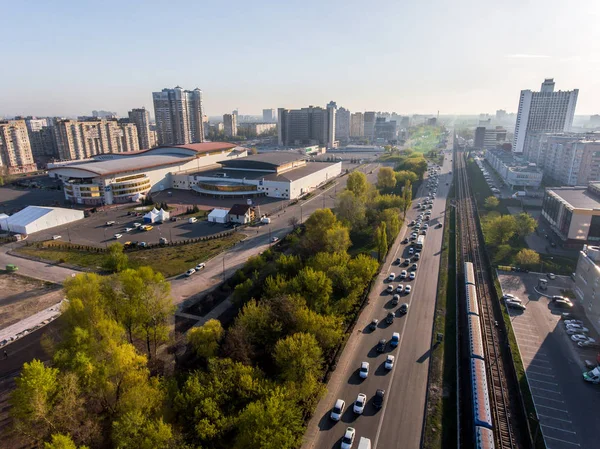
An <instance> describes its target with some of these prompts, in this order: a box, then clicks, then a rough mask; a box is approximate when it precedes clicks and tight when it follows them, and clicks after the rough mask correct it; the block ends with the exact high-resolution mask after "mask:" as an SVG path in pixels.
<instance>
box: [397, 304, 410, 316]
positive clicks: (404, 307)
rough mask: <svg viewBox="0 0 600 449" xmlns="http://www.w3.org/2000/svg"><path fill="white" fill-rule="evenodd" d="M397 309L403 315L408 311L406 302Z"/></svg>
mask: <svg viewBox="0 0 600 449" xmlns="http://www.w3.org/2000/svg"><path fill="white" fill-rule="evenodd" d="M398 310H399V311H400V313H401V314H402V315H405V314H406V313H408V304H406V303H404V304H402V305H401V306H400V308H399V309H398Z"/></svg>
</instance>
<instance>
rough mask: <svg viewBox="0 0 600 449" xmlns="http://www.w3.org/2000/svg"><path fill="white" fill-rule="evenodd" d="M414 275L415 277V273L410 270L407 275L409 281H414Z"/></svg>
mask: <svg viewBox="0 0 600 449" xmlns="http://www.w3.org/2000/svg"><path fill="white" fill-rule="evenodd" d="M416 277H417V275H416V274H415V272H414V271H411V272H410V274H409V275H408V279H410V280H411V281H414V280H415V278H416Z"/></svg>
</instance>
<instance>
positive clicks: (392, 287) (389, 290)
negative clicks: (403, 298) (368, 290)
mask: <svg viewBox="0 0 600 449" xmlns="http://www.w3.org/2000/svg"><path fill="white" fill-rule="evenodd" d="M385 291H386V292H388V293H393V292H394V286H393V285H392V284H390V285H388V286H387V288H386V289H385Z"/></svg>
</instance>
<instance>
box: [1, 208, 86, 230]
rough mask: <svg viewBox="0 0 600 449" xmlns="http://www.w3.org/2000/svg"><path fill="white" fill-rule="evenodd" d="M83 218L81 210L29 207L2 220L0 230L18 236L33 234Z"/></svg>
mask: <svg viewBox="0 0 600 449" xmlns="http://www.w3.org/2000/svg"><path fill="white" fill-rule="evenodd" d="M82 218H83V211H81V210H75V209H63V208H61V207H42V206H27V207H26V208H25V209H23V210H21V211H19V212H17V213H16V214H14V215H11V216H10V217H8V218H4V219H2V220H0V228H1V229H3V230H4V231H10V232H15V233H17V234H33V233H34V232H39V231H43V230H45V229H50V228H54V227H56V226H60V225H64V224H67V223H71V222H73V221H77V220H81V219H82Z"/></svg>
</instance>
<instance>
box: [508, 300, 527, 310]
mask: <svg viewBox="0 0 600 449" xmlns="http://www.w3.org/2000/svg"><path fill="white" fill-rule="evenodd" d="M505 302H506V307H509V308H511V309H518V310H527V307H525V306H524V305H523V304H521V303H520V302H514V301H508V300H507V301H505Z"/></svg>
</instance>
